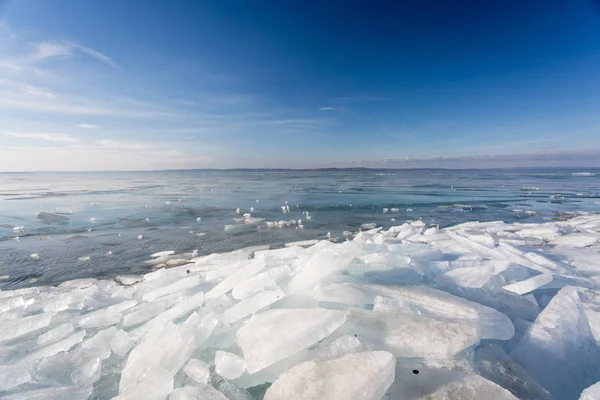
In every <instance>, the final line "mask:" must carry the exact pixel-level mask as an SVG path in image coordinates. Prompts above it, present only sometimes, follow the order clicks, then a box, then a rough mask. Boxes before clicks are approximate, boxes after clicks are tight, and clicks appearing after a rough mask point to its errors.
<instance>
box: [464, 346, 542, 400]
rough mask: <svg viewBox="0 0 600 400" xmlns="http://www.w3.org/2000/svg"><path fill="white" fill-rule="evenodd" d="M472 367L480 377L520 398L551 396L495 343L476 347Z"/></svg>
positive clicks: (525, 399) (521, 399)
mask: <svg viewBox="0 0 600 400" xmlns="http://www.w3.org/2000/svg"><path fill="white" fill-rule="evenodd" d="M473 363H474V369H475V371H476V372H477V373H478V374H479V375H481V376H482V377H484V378H486V379H488V380H490V381H492V382H494V383H496V384H497V385H499V386H501V387H503V388H504V389H506V390H508V391H510V392H511V393H512V394H513V395H515V396H516V397H517V398H519V399H520V400H551V399H552V396H551V395H550V393H548V391H547V390H546V389H544V388H543V387H542V386H540V385H539V384H538V383H537V382H536V381H535V380H533V378H531V376H529V374H528V373H527V372H526V371H525V370H524V369H523V368H522V367H521V366H520V365H519V364H517V363H516V362H515V361H514V360H513V359H512V358H511V357H510V356H509V355H508V354H506V353H505V352H504V351H503V350H502V349H501V348H500V347H499V346H497V345H485V346H481V347H479V348H477V349H476V350H475V354H474V357H473Z"/></svg>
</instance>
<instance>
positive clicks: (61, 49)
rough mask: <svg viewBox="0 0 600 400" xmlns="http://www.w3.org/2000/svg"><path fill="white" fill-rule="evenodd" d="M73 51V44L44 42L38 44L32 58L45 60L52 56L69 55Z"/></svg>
mask: <svg viewBox="0 0 600 400" xmlns="http://www.w3.org/2000/svg"><path fill="white" fill-rule="evenodd" d="M72 52H73V51H72V48H71V46H68V45H65V44H62V43H52V42H42V43H38V44H37V46H36V51H35V53H34V54H33V55H32V58H33V59H35V60H45V59H47V58H52V57H69V56H71V54H72Z"/></svg>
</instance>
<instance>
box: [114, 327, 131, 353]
mask: <svg viewBox="0 0 600 400" xmlns="http://www.w3.org/2000/svg"><path fill="white" fill-rule="evenodd" d="M133 344H134V343H133V341H132V340H131V338H130V337H129V335H128V334H127V332H125V331H124V330H122V329H119V330H118V331H117V332H115V334H114V335H113V337H112V339H111V340H110V343H109V345H110V349H111V350H112V351H113V352H114V353H115V354H117V355H118V356H120V357H125V355H126V354H127V352H129V350H130V349H131V347H132V346H133Z"/></svg>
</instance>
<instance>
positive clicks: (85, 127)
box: [77, 124, 99, 129]
mask: <svg viewBox="0 0 600 400" xmlns="http://www.w3.org/2000/svg"><path fill="white" fill-rule="evenodd" d="M77 128H81V129H96V128H99V126H98V125H93V124H79V125H77Z"/></svg>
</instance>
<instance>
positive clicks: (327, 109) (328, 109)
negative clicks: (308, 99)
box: [319, 107, 335, 111]
mask: <svg viewBox="0 0 600 400" xmlns="http://www.w3.org/2000/svg"><path fill="white" fill-rule="evenodd" d="M333 110H335V108H333V107H321V108H319V111H333Z"/></svg>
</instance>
